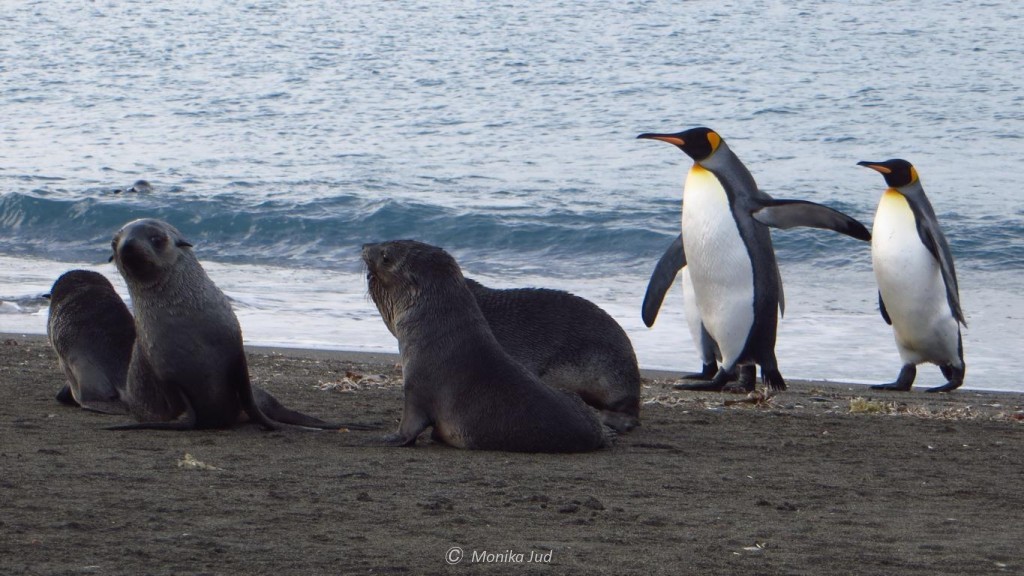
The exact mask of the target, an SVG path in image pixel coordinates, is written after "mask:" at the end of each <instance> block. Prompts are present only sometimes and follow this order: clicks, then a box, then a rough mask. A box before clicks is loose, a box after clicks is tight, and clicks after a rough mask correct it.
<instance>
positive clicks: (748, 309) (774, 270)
mask: <svg viewBox="0 0 1024 576" xmlns="http://www.w3.org/2000/svg"><path fill="white" fill-rule="evenodd" d="M638 138H646V139H652V140H661V141H662V142H667V143H669V144H672V145H673V146H676V147H677V148H679V149H680V150H682V151H683V152H684V153H685V154H686V155H687V156H689V157H690V158H691V159H692V160H693V162H694V163H693V166H692V167H691V168H690V171H689V174H688V175H687V177H686V184H685V185H684V187H683V210H682V226H681V234H682V238H683V246H684V248H685V262H686V266H687V267H688V268H689V269H690V276H691V277H692V279H693V289H694V296H695V299H696V302H697V308H698V309H699V310H700V317H701V320H702V321H703V323H704V325H705V326H706V327H707V330H708V333H709V334H711V337H712V338H714V340H715V342H716V343H717V344H718V347H719V350H720V351H721V353H722V367H721V369H720V370H719V371H718V373H717V374H715V377H714V379H713V380H712V381H711V383H709V384H704V383H701V384H681V385H676V388H679V389H684V390H722V389H724V388H725V387H726V384H727V383H728V382H729V380H730V379H731V378H732V377H733V376H734V374H735V369H736V367H737V366H742V365H745V364H751V363H756V364H758V365H760V366H761V380H762V381H763V382H764V384H765V385H766V386H767V387H769V388H771V389H773V390H785V389H786V381H785V380H784V379H783V377H782V373H781V372H780V371H779V367H778V362H777V360H776V358H775V338H776V332H777V328H778V321H779V313H780V311H783V310H784V300H783V293H782V278H781V276H780V275H779V267H778V264H777V262H776V260H775V250H774V248H773V247H772V238H771V233H770V231H769V229H768V227H769V226H772V227H775V228H783V229H785V228H792V227H794V226H810V227H814V228H825V229H830V230H834V231H836V232H840V233H842V234H846V235H849V236H852V237H854V238H858V239H860V240H865V241H867V240H870V239H871V234H870V233H869V232H868V231H867V229H866V228H865V227H864V225H863V224H861V223H860V222H857V221H856V220H854V219H853V218H850V217H849V216H847V215H845V214H843V213H841V212H838V211H836V210H833V209H831V208H828V207H826V206H822V205H820V204H815V203H813V202H807V201H803V200H777V199H775V198H772V197H771V196H769V195H768V194H766V193H764V192H763V191H761V190H760V189H759V188H758V187H757V183H756V182H755V181H754V177H753V176H751V174H750V171H749V170H747V168H746V166H744V165H743V162H742V161H740V159H739V157H737V156H736V154H734V153H733V152H732V150H730V148H729V146H728V145H727V144H726V142H725V140H724V139H723V138H722V137H721V136H720V135H719V134H718V133H717V132H715V131H714V130H711V129H710V128H704V127H700V128H692V129H690V130H686V131H683V132H679V133H676V134H653V133H647V134H641V135H639V136H638Z"/></svg>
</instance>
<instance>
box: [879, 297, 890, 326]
mask: <svg viewBox="0 0 1024 576" xmlns="http://www.w3.org/2000/svg"><path fill="white" fill-rule="evenodd" d="M878 311H879V312H881V313H882V320H885V323H886V324H888V325H889V326H892V318H889V311H888V310H886V309H885V302H883V301H882V293H881V292H879V293H878Z"/></svg>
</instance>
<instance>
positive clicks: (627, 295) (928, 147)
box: [0, 0, 1024, 391]
mask: <svg viewBox="0 0 1024 576" xmlns="http://www.w3.org/2000/svg"><path fill="white" fill-rule="evenodd" d="M1022 16H1024V7H1021V6H1020V5H1019V4H1018V3H1014V2H1011V1H1009V0H1006V1H998V0H995V1H987V2H981V1H970V0H968V1H958V2H953V1H950V2H934V3H926V4H925V5H922V4H921V3H920V2H910V1H894V2H886V3H877V2H862V1H854V2H844V3H838V2H822V1H805V2H781V1H780V2H772V1H760V2H758V1H754V2H723V1H715V2H710V1H692V2H639V1H637V2H610V1H609V2H601V1H597V2H590V3H587V4H586V6H583V5H579V4H577V3H559V2H556V3H551V2H532V1H528V2H520V3H514V4H492V3H483V4H481V3H476V2H457V1H453V2H430V3H427V2H415V1H409V2H364V1H358V0H357V1H353V2H345V3H341V4H339V3H336V2H315V1H310V2H281V1H264V2H251V3H245V4H242V5H239V4H238V3H228V2H214V1H205V2H196V3H189V5H188V6H174V7H164V6H162V5H159V4H154V3H148V2H105V1H89V2H85V1H74V0H71V1H68V2H60V3H53V2H19V3H8V4H5V5H4V7H3V8H2V9H0V29H2V30H4V33H3V34H0V300H2V303H0V332H29V333H44V332H45V320H46V308H45V301H43V300H42V299H41V298H40V295H41V294H42V293H44V292H46V291H47V290H48V289H49V286H50V285H51V284H52V282H53V280H54V279H56V277H57V276H58V275H59V274H60V273H62V272H63V271H65V270H68V269H70V268H76V267H85V268H90V269H94V270H97V271H100V272H102V273H104V274H106V275H107V276H108V277H110V278H111V279H112V280H113V281H114V282H115V286H117V287H118V288H119V290H121V291H122V293H125V291H124V284H123V282H122V281H121V280H120V278H119V277H118V275H117V272H116V270H115V269H114V267H113V266H112V265H111V264H108V263H106V260H107V257H108V256H109V254H110V248H109V243H110V239H111V237H112V235H113V233H114V232H115V231H116V230H117V229H118V228H119V227H120V226H121V225H123V224H124V223H126V222H128V221H130V220H132V219H135V218H140V217H157V218H162V219H165V220H167V221H169V222H171V223H172V224H174V225H175V226H177V227H178V228H179V229H181V230H182V231H183V232H184V234H185V235H186V236H187V237H188V238H189V239H190V240H191V241H192V242H193V243H194V244H195V250H196V253H197V255H198V256H199V257H200V259H201V260H202V261H203V262H204V265H205V266H206V267H207V269H208V271H209V273H210V275H211V276H212V277H213V278H214V280H215V281H216V282H217V283H218V285H220V286H221V287H222V288H223V289H224V290H225V292H227V293H228V295H229V296H231V297H232V298H233V299H234V301H235V304H236V311H237V313H238V316H239V318H240V320H241V322H242V325H243V330H244V332H245V336H246V339H247V341H248V342H251V343H258V344H271V345H281V346H296V347H317V348H334V349H348V350H369V351H395V350H397V346H396V344H395V341H394V339H393V338H392V337H391V335H390V334H389V333H388V332H387V330H386V329H385V328H384V326H383V323H382V322H381V321H380V319H379V317H378V316H377V312H376V309H375V308H374V306H373V303H372V302H371V301H370V300H369V299H368V297H367V296H366V288H365V279H364V275H363V270H362V266H361V263H360V260H359V247H360V245H361V244H362V243H364V242H369V241H379V240H386V239H394V238H416V239H419V240H422V241H425V242H430V243H433V244H438V245H440V246H443V247H445V248H446V249H448V250H449V251H450V252H451V253H452V254H453V255H455V257H456V258H457V259H458V260H459V262H460V264H461V265H462V267H463V269H464V270H465V272H466V274H467V275H469V276H473V277H476V278H478V279H480V280H481V281H483V282H484V283H486V284H489V285H492V286H495V287H517V286H543V287H549V288H560V289H565V290H569V291H572V292H574V293H576V294H579V295H581V296H584V297H586V298H588V299H590V300H592V301H594V302H596V303H597V304H599V305H600V306H602V307H603V308H605V309H606V310H607V311H609V313H611V314H612V315H613V316H614V317H615V318H616V319H618V320H619V322H620V323H621V324H622V325H623V327H624V328H625V329H626V330H627V332H628V333H629V334H630V337H631V338H632V340H633V343H634V346H635V348H636V350H637V355H638V357H639V359H640V363H641V365H642V366H644V367H648V368H667V369H675V370H691V369H695V368H697V367H698V366H699V360H698V357H697V353H696V351H695V348H694V347H693V344H692V342H691V341H690V338H689V335H688V332H687V330H686V327H685V322H684V320H683V315H682V300H681V298H682V297H681V294H680V293H681V290H679V289H678V288H676V289H674V290H673V291H671V292H670V293H669V295H668V298H667V299H666V303H665V305H664V306H663V309H662V313H661V315H660V316H659V318H658V322H657V323H656V324H655V326H654V327H653V328H651V329H648V328H646V327H645V326H643V324H642V322H641V321H640V302H641V301H642V299H643V294H644V290H645V287H646V284H647V279H648V277H649V274H650V272H651V270H652V269H653V267H654V264H655V262H656V261H657V260H658V258H659V257H660V256H661V254H662V252H663V251H664V249H665V248H666V247H667V246H668V244H669V243H670V242H671V241H672V239H673V238H674V237H675V235H676V234H678V230H679V207H680V200H681V191H682V180H683V177H684V175H685V172H686V170H687V169H688V167H689V165H690V162H689V160H688V159H687V158H686V157H685V156H684V155H683V154H682V153H681V152H679V151H678V150H676V149H674V148H672V147H671V146H667V145H665V144H662V143H658V142H651V141H638V140H636V139H635V136H636V135H637V134H639V133H641V132H648V131H659V132H674V131H679V130H683V129H686V128H690V127H694V126H700V125H706V126H710V127H712V128H714V129H716V130H717V131H718V132H719V133H721V134H722V135H723V136H724V137H725V139H726V140H727V141H728V142H729V144H730V146H731V147H732V149H733V150H734V151H735V152H736V153H737V154H738V155H739V156H740V158H741V159H742V160H743V161H744V162H745V163H746V165H747V166H748V167H749V168H750V170H751V172H752V173H753V174H754V176H755V178H756V179H757V181H758V183H759V185H760V186H761V187H762V188H763V189H764V190H765V191H767V192H769V193H770V194H772V195H774V196H776V197H778V198H801V199H807V200H813V201H816V202H821V203H825V204H828V205H830V206H833V207H835V208H838V209H840V210H843V211H845V212H847V213H848V214H850V215H851V216H854V217H856V218H858V219H860V220H861V221H862V222H864V223H865V224H866V225H868V226H870V223H871V220H872V218H873V213H874V209H875V206H876V204H877V202H878V199H879V197H880V195H881V193H882V191H883V189H884V183H883V180H882V178H881V177H880V176H879V175H878V174H877V173H875V172H872V171H870V170H866V169H864V168H860V167H857V166H856V162H857V161H859V160H884V159H888V158H892V157H902V158H906V159H908V160H910V161H911V162H913V163H914V164H915V165H916V166H917V168H918V171H919V173H920V174H921V178H922V181H923V183H924V186H925V189H926V191H927V193H928V194H929V197H930V198H931V201H932V204H933V205H934V207H935V210H936V212H937V214H938V216H939V219H940V221H941V223H942V226H943V228H944V230H945V232H946V235H947V237H948V239H949V241H950V244H951V246H952V250H953V253H954V256H955V258H956V262H957V271H958V274H959V279H960V285H961V298H962V302H963V308H964V312H965V314H966V316H967V320H968V324H969V327H968V328H966V329H965V330H964V333H963V336H964V349H965V356H966V360H967V364H968V371H967V381H966V385H967V386H968V387H972V388H985V389H1000V390H1017V391H1024V381H1022V379H1021V378H1020V377H1019V376H1018V370H1017V369H1016V366H1015V364H1016V362H1015V360H1016V359H1017V358H1018V357H1019V355H1020V353H1021V350H1022V349H1024V335H1022V332H1024V330H1022V328H1024V323H1022V317H1024V296H1022V295H1021V289H1020V284H1021V281H1022V279H1024V274H1022V271H1024V239H1022V237H1024V208H1022V207H1021V202H1020V190H1021V185H1022V183H1024V77H1022V76H1021V74H1020V72H1019V71H1020V69H1021V66H1022V65H1024V35H1022V34H1021V32H1020V30H1021V29H1024V18H1022ZM137 179H146V180H148V181H149V182H151V183H152V184H153V186H154V190H153V191H152V192H149V193H144V194H135V193H122V194H115V193H114V191H115V190H117V189H120V188H125V187H128V186H130V185H131V184H132V183H133V182H134V181H135V180H137ZM773 237H774V240H775V246H776V252H777V254H778V256H779V261H780V268H781V271H782V276H783V281H784V284H785V292H786V305H787V306H786V314H785V317H784V318H783V319H782V321H781V323H780V329H779V342H778V346H777V352H778V356H779V362H780V366H781V369H782V372H783V374H784V375H785V376H786V377H788V378H819V379H828V380H841V381H853V382H863V383H876V382H883V381H890V380H892V379H893V378H894V377H895V376H896V373H897V372H898V370H899V364H900V362H899V358H898V355H897V352H896V348H895V344H894V342H893V339H892V334H891V329H890V328H889V326H887V325H886V324H885V323H884V322H883V321H882V319H881V317H880V315H879V313H878V310H877V302H876V292H875V291H876V288H875V284H874V279H873V276H872V273H871V264H870V251H869V248H868V245H867V244H864V243H860V242H857V241H855V240H852V239H849V238H846V237H842V236H839V235H836V234H834V233H829V232H824V231H818V230H792V231H774V232H773ZM941 382H942V379H941V375H940V374H939V371H938V369H937V368H934V367H930V366H922V367H921V368H920V369H919V375H918V383H919V384H921V385H935V384H939V383H941Z"/></svg>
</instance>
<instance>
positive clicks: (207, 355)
mask: <svg viewBox="0 0 1024 576" xmlns="http://www.w3.org/2000/svg"><path fill="white" fill-rule="evenodd" d="M111 245H112V247H113V249H114V255H113V260H114V262H115V263H116V264H117V269H118V271H120V272H121V275H122V276H123V277H124V279H125V282H126V283H127V284H128V292H129V293H130V294H131V297H132V303H133V305H134V307H135V331H136V339H135V344H134V347H133V350H132V355H131V361H130V363H129V366H128V377H127V382H126V386H125V390H124V394H123V396H122V399H123V401H124V402H125V404H127V406H128V410H129V412H130V413H131V415H132V416H134V417H135V418H136V419H137V420H138V421H139V423H138V424H129V425H125V426H119V427H116V428H118V429H125V428H159V429H173V430H189V429H206V428H227V427H230V426H232V425H234V424H236V423H237V422H238V421H239V417H240V416H241V413H243V412H244V413H245V414H246V415H247V416H248V418H249V420H251V421H253V422H255V423H257V424H259V425H260V426H262V427H263V428H265V429H275V428H277V424H278V423H281V424H294V425H297V426H305V427H312V428H328V429H329V428H339V427H348V428H353V429H357V428H359V429H367V428H369V427H367V426H363V425H349V424H332V423H327V422H324V421H323V420H320V419H318V418H314V417H312V416H308V415H306V414H302V413H300V412H295V411H294V410H289V409H287V408H285V407H284V406H281V404H280V403H279V402H278V401H277V400H276V399H274V397H273V396H271V395H270V394H269V393H268V392H266V391H264V390H260V389H258V388H256V387H254V386H252V384H251V383H250V381H249V369H248V365H247V363H246V357H245V350H244V349H243V348H242V330H241V328H240V326H239V324H238V319H237V318H236V317H235V313H234V311H232V309H231V304H230V303H229V301H228V298H227V296H225V295H224V293H223V292H221V290H220V289H219V288H217V286H216V285H215V284H214V283H213V281H212V280H210V278H209V276H207V275H206V271H205V270H203V267H202V266H201V265H200V264H199V261H198V260H197V259H196V257H195V254H193V253H192V244H190V243H189V242H188V241H187V240H186V239H185V238H184V237H183V236H182V234H181V232H179V231H178V230H177V229H175V228H174V227H173V226H171V225H170V224H168V223H166V222H163V221H160V220H155V219H142V220H135V221H133V222H129V223H128V224H126V225H125V226H124V227H123V228H121V230H119V231H118V232H117V234H116V235H115V236H114V240H113V242H112V244H111ZM182 414H184V415H185V418H184V420H176V419H177V418H178V417H179V416H181V415H182Z"/></svg>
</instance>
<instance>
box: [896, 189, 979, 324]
mask: <svg viewBox="0 0 1024 576" xmlns="http://www.w3.org/2000/svg"><path fill="white" fill-rule="evenodd" d="M906 198H907V204H909V205H910V209H911V210H912V211H913V212H914V221H915V222H916V224H917V235H918V237H920V238H921V243H922V244H924V246H925V248H927V249H928V251H929V252H931V253H932V256H934V257H935V260H936V261H937V262H938V263H939V270H941V272H942V282H943V283H944V284H945V285H946V300H947V301H949V310H950V311H951V312H952V313H953V317H954V318H956V320H957V321H958V322H960V323H961V324H963V325H964V326H967V321H966V320H964V313H963V311H962V310H961V309H960V288H959V286H958V285H957V281H956V268H955V267H954V265H953V253H952V252H951V251H950V249H949V243H948V242H947V241H946V236H945V235H944V234H943V233H942V229H941V228H939V221H938V219H937V218H936V217H935V210H933V209H932V205H931V204H930V203H929V202H928V200H927V198H919V197H916V196H906Z"/></svg>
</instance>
